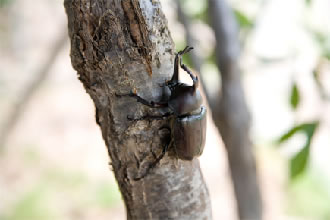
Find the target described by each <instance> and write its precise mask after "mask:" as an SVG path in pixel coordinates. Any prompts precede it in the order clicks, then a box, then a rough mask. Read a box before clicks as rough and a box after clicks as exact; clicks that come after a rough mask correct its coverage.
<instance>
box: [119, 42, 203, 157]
mask: <svg viewBox="0 0 330 220" xmlns="http://www.w3.org/2000/svg"><path fill="white" fill-rule="evenodd" d="M192 49H193V48H192V47H188V46H187V47H186V48H185V49H184V50H182V51H179V52H178V53H177V54H176V56H175V60H174V73H173V76H172V78H171V80H169V81H167V82H166V83H165V84H164V85H162V86H166V87H168V88H169V90H170V95H169V97H168V98H167V100H166V101H165V102H154V101H148V100H145V99H143V98H142V97H140V96H138V95H137V94H136V93H135V92H131V93H129V94H126V95H127V96H130V97H133V98H135V99H136V100H137V101H138V102H140V103H142V104H144V105H147V106H149V107H151V108H169V109H170V110H171V111H170V112H168V113H166V114H165V115H161V116H144V117H142V118H140V119H132V118H130V117H128V119H129V120H143V119H149V118H150V119H161V118H164V117H169V116H171V117H172V118H171V122H170V128H169V130H170V132H171V141H170V142H169V144H168V145H166V146H165V147H164V149H163V152H162V155H161V156H160V157H159V158H158V159H157V162H158V161H159V160H160V159H161V158H162V157H163V156H164V155H165V153H166V151H167V149H168V147H169V146H171V145H173V146H174V149H175V152H176V155H177V157H178V158H179V159H182V160H192V159H193V158H194V157H197V156H200V155H201V154H202V152H203V149H204V145H205V136H206V108H205V107H204V106H202V101H203V100H202V96H201V94H200V92H199V90H198V86H199V81H198V77H197V76H194V75H193V74H192V72H191V71H190V70H189V69H188V67H187V66H186V65H185V64H183V63H182V60H181V56H182V55H183V54H185V53H187V52H189V51H190V50H192ZM180 67H181V68H182V69H183V70H184V71H185V72H187V73H188V74H189V76H190V77H191V79H192V81H193V85H192V86H190V85H187V84H185V83H182V82H180V81H179V68H180ZM119 96H122V95H119Z"/></svg>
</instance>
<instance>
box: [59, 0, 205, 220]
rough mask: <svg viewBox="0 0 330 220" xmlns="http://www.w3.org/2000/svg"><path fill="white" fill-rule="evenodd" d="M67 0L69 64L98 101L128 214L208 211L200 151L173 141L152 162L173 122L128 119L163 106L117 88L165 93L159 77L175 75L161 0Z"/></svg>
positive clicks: (182, 215) (189, 215) (171, 215)
mask: <svg viewBox="0 0 330 220" xmlns="http://www.w3.org/2000/svg"><path fill="white" fill-rule="evenodd" d="M64 4H65V8H66V12H67V15H68V26H69V36H70V39H71V60H72V65H73V67H74V68H75V69H76V71H77V73H78V76H79V79H80V80H81V82H82V83H83V85H84V87H85V89H86V91H87V93H88V94H89V95H90V96H91V98H92V99H93V101H94V104H95V108H96V122H97V123H98V124H99V126H100V128H101V130H102V136H103V139H104V141H105V143H106V146H107V149H108V153H109V156H110V158H111V165H112V168H113V171H114V174H115V177H116V179H117V182H118V185H119V189H120V191H121V193H122V197H123V199H124V202H125V205H126V210H127V219H211V208H210V200H209V195H208V191H207V188H206V186H205V183H204V180H203V177H202V174H201V171H200V168H199V162H198V160H197V159H194V160H193V161H182V160H178V159H176V157H175V154H174V151H173V149H169V151H168V153H167V154H166V155H165V156H164V158H163V159H161V160H160V161H159V163H158V164H157V165H156V166H155V167H154V168H153V169H149V168H150V167H151V166H152V164H153V163H154V161H155V160H156V158H157V157H158V156H159V155H160V154H161V152H162V149H163V147H164V146H165V144H167V143H168V138H169V134H168V130H166V129H160V128H161V127H162V126H169V120H168V119H164V120H140V121H129V120H127V116H130V117H135V118H138V117H141V116H144V115H147V114H149V115H151V114H153V115H160V114H161V113H164V111H165V110H164V109H160V110H159V109H150V108H148V107H146V106H143V105H141V104H140V103H137V102H136V100H135V99H133V98H131V97H117V96H116V95H115V94H116V93H128V92H130V91H132V90H134V91H136V92H137V93H138V94H139V95H140V96H142V97H143V98H145V99H148V100H154V101H159V100H161V98H162V97H163V94H164V88H162V87H160V86H159V84H163V83H164V82H165V80H169V79H170V77H171V75H172V72H173V59H174V53H175V50H174V45H173V41H172V39H171V37H170V32H169V30H168V28H167V21H166V18H165V17H164V15H163V13H162V11H161V6H160V3H159V1H157V0H153V1H150V0H139V1H138V0H122V1H120V0H98V1H96V0H92V1H90V0H88V1H87V0H65V2H64ZM148 170H149V173H148V174H147V175H146V176H144V174H146V172H147V171H148ZM143 176H144V177H143ZM141 177H143V178H141ZM139 178H141V179H140V180H136V179H139Z"/></svg>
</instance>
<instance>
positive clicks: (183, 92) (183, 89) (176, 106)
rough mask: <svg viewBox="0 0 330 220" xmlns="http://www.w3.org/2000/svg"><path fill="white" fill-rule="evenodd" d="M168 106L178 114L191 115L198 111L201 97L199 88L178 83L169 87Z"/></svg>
mask: <svg viewBox="0 0 330 220" xmlns="http://www.w3.org/2000/svg"><path fill="white" fill-rule="evenodd" d="M171 90H172V91H171V96H170V99H169V101H168V106H169V107H170V108H171V109H172V111H173V112H174V114H176V115H178V116H183V115H191V114H194V112H199V111H200V108H201V105H202V97H201V95H200V92H199V90H198V89H197V90H194V89H193V87H192V86H188V85H186V84H178V85H177V86H175V87H173V88H172V89H171Z"/></svg>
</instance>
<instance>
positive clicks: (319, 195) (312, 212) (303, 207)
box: [288, 170, 330, 220]
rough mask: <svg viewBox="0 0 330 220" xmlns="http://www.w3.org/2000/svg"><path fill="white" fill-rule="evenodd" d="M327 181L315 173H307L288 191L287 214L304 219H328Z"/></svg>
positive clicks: (328, 189)
mask: <svg viewBox="0 0 330 220" xmlns="http://www.w3.org/2000/svg"><path fill="white" fill-rule="evenodd" d="M327 183H328V180H327V179H324V175H322V174H321V173H318V172H317V171H315V170H314V171H313V172H311V171H308V172H306V175H304V178H300V180H299V181H295V182H294V183H293V184H291V185H290V186H289V189H288V199H289V202H288V213H290V214H292V215H295V216H301V217H304V219H306V218H308V219H315V220H316V219H317V220H329V219H330V209H329V204H330V188H329V186H328V184H327Z"/></svg>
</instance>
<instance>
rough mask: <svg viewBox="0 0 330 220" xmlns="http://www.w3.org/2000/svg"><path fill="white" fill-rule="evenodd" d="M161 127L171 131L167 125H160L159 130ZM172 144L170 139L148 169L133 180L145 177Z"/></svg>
mask: <svg viewBox="0 0 330 220" xmlns="http://www.w3.org/2000/svg"><path fill="white" fill-rule="evenodd" d="M161 129H168V130H169V131H170V132H171V130H170V129H169V128H168V127H166V126H163V127H161V128H160V129H159V130H161ZM172 144H173V140H172V139H171V141H170V143H168V144H166V145H165V147H164V148H163V151H162V153H161V154H160V155H159V157H157V159H156V160H155V161H154V162H152V163H151V164H150V165H149V167H148V169H147V170H146V172H145V173H144V174H143V175H141V176H139V177H135V178H134V180H135V181H139V180H141V179H143V178H144V177H146V176H147V175H148V174H149V173H150V170H151V169H153V168H155V167H156V165H157V164H158V163H159V161H160V160H161V159H163V157H164V156H165V154H166V152H167V150H168V148H169V147H170V146H171V145H172Z"/></svg>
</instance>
